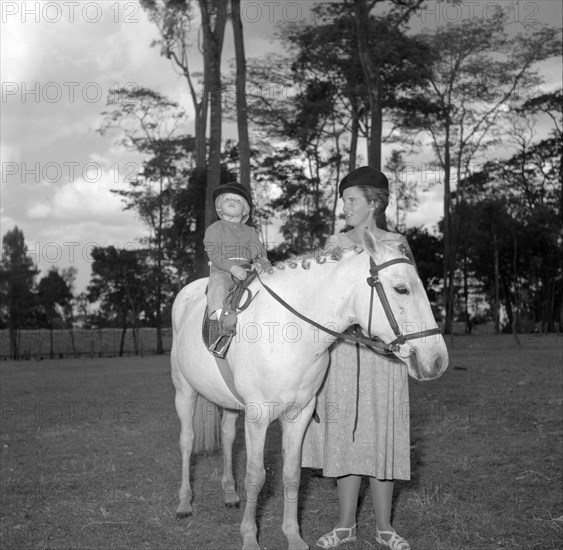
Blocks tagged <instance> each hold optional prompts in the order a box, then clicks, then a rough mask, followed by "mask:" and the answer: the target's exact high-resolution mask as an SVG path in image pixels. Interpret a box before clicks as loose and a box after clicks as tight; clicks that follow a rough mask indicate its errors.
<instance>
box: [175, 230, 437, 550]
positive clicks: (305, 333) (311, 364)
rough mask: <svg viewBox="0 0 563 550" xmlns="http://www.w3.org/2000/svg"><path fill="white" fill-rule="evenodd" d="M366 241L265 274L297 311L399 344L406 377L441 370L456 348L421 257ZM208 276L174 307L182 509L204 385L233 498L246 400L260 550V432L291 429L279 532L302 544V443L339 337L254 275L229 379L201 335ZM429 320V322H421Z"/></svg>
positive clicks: (246, 535) (252, 527)
mask: <svg viewBox="0 0 563 550" xmlns="http://www.w3.org/2000/svg"><path fill="white" fill-rule="evenodd" d="M363 244H364V250H362V249H361V248H359V249H356V250H349V251H344V252H343V253H342V254H341V259H334V255H333V256H331V255H329V254H326V255H320V256H318V257H316V258H311V257H308V258H306V259H300V260H299V262H298V263H297V264H295V262H293V265H290V267H295V269H284V270H281V269H279V268H280V267H284V266H287V265H289V264H288V263H287V262H286V263H285V264H282V265H281V266H276V267H278V269H275V270H274V272H273V273H271V274H262V275H261V280H262V281H263V283H264V284H266V285H267V286H268V287H270V288H271V289H272V290H273V291H274V292H275V293H277V294H278V295H280V296H281V297H282V298H283V299H284V300H285V301H286V302H287V303H288V304H290V305H291V306H292V307H293V308H295V310H297V311H298V312H299V313H300V314H303V315H305V316H306V317H307V318H308V319H311V320H313V321H315V322H317V323H319V324H320V325H323V326H326V327H330V328H332V329H334V328H336V329H337V332H343V331H344V330H345V329H346V328H348V327H350V326H351V325H354V324H358V325H360V327H361V328H362V331H363V332H364V333H365V334H370V335H374V336H376V337H377V338H379V339H380V340H381V341H383V342H385V343H389V342H391V343H392V345H391V346H390V347H391V349H392V351H394V353H395V354H396V355H397V356H398V357H400V358H401V359H402V360H403V361H404V362H405V363H406V364H407V366H408V371H409V375H410V376H412V377H414V378H416V379H418V380H433V379H436V378H438V377H439V376H441V375H442V374H443V372H444V371H445V370H446V368H447V366H448V353H447V349H446V345H445V343H444V340H443V338H442V336H441V335H440V334H438V333H439V331H438V330H437V329H436V328H433V327H436V323H435V320H434V317H433V314H432V311H431V309H430V305H429V303H428V299H427V296H426V293H425V291H424V288H423V286H422V283H421V281H420V279H419V277H418V274H417V272H416V269H415V267H414V266H413V264H412V263H411V262H410V261H409V260H408V259H406V258H404V257H403V256H401V255H400V254H399V253H398V252H397V251H396V250H394V249H391V248H389V247H387V246H385V245H383V244H381V243H377V242H376V240H375V238H374V236H373V235H372V234H371V233H370V232H369V231H368V230H367V229H366V231H365V232H364V236H363ZM370 266H371V267H370ZM370 269H371V277H369V276H370ZM368 278H369V280H368ZM206 285H207V279H199V280H197V281H194V282H193V283H191V284H189V285H188V286H186V287H185V288H183V289H182V290H181V292H180V293H179V294H178V296H177V297H176V300H175V302H174V306H173V310H172V323H173V343H172V353H171V362H172V379H173V382H174V386H175V388H176V398H175V403H176V411H177V413H178V416H179V418H180V423H181V434H180V449H181V453H182V485H181V487H180V505H179V507H178V509H177V515H178V516H179V517H182V516H186V515H190V514H191V513H192V506H191V500H192V490H191V487H190V481H189V472H190V455H191V452H192V445H193V434H194V432H193V413H194V405H195V400H196V397H197V394H201V395H203V396H204V397H206V398H207V399H209V400H210V401H213V402H215V403H217V404H218V405H219V406H220V407H222V408H224V409H225V411H224V414H223V419H222V429H221V431H222V442H223V477H222V487H223V491H224V497H225V503H226V504H227V505H229V504H230V505H233V504H236V503H238V501H239V497H238V496H237V494H236V492H235V482H234V478H233V472H232V444H233V439H234V435H235V420H236V417H237V414H238V411H240V410H245V415H246V416H245V440H246V453H247V463H246V476H245V480H244V484H245V490H246V493H245V494H246V497H247V498H246V508H245V511H244V517H243V520H242V523H241V529H240V531H241V535H242V538H243V549H244V550H250V549H257V550H259V549H260V546H259V545H258V541H257V538H256V533H257V527H256V503H257V498H258V494H259V493H260V490H261V488H262V486H263V484H264V479H265V470H264V457H263V451H264V441H265V437H266V430H267V428H268V425H269V424H270V423H271V422H272V421H273V420H275V419H278V418H279V420H280V422H281V425H282V428H283V436H282V449H283V485H284V496H285V498H284V517H283V524H282V530H283V532H284V534H285V536H286V537H287V540H288V543H289V548H292V549H306V548H308V546H307V544H306V543H305V542H304V541H303V539H302V538H301V535H300V533H299V524H298V521H297V496H298V494H297V493H298V488H299V480H300V473H301V444H302V440H303V435H304V432H305V429H306V427H307V424H308V423H309V420H310V418H311V416H312V414H313V411H314V408H315V403H316V393H317V391H318V389H319V387H320V385H321V382H322V380H323V378H324V376H325V372H326V369H327V366H328V360H329V354H328V349H329V347H330V345H331V343H332V342H333V341H334V340H335V336H327V335H326V334H323V333H321V332H320V331H319V330H318V329H317V328H315V327H314V326H313V325H312V324H311V323H310V322H307V321H305V320H302V319H301V318H300V317H298V316H296V314H295V313H294V312H291V311H290V310H288V309H287V308H286V307H284V306H283V305H281V304H280V303H279V302H278V301H277V300H276V299H274V298H273V297H272V295H271V294H270V293H269V292H267V291H266V289H265V288H264V287H263V285H262V283H261V281H258V280H254V281H253V282H252V283H251V285H250V290H251V291H252V293H253V296H254V298H253V300H252V302H251V303H250V305H249V306H248V308H247V309H245V310H244V311H243V312H240V313H239V315H238V326H237V330H238V334H237V337H236V338H235V339H234V340H233V342H232V344H231V347H230V349H229V351H228V352H227V355H226V360H227V361H228V368H230V372H229V373H228V374H229V375H230V383H227V381H228V380H229V376H227V377H223V376H222V375H221V373H220V371H219V369H218V366H217V363H216V360H215V358H214V357H213V356H212V355H211V354H210V353H209V352H208V351H207V349H206V348H205V346H204V344H203V342H202V337H201V324H202V318H203V314H204V310H205V306H206V299H205V287H206ZM370 285H371V287H370ZM374 286H375V288H376V290H377V295H375V293H374V291H373V288H374ZM382 290H383V294H382V293H381V291H382ZM384 302H387V305H386V306H385V307H384ZM386 310H387V311H386ZM370 321H371V323H370ZM427 328H428V329H430V330H424V329H427ZM405 332H406V334H405ZM225 364H226V363H225ZM231 373H232V375H231ZM231 388H232V389H231ZM235 394H236V395H235Z"/></svg>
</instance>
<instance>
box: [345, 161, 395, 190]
mask: <svg viewBox="0 0 563 550" xmlns="http://www.w3.org/2000/svg"><path fill="white" fill-rule="evenodd" d="M359 185H367V186H369V187H375V188H376V189H383V190H384V191H389V180H388V179H387V176H385V174H384V173H383V172H380V171H379V170H376V169H375V168H371V167H370V166H361V167H360V168H356V169H355V170H352V171H351V172H350V173H349V174H348V175H347V176H345V177H344V178H342V181H341V182H340V185H339V186H338V194H339V195H340V196H341V197H342V193H343V192H344V189H348V187H356V186H359Z"/></svg>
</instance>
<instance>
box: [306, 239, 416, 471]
mask: <svg viewBox="0 0 563 550" xmlns="http://www.w3.org/2000/svg"><path fill="white" fill-rule="evenodd" d="M384 242H385V244H387V245H391V246H397V247H398V248H399V247H400V246H404V245H407V248H408V244H407V241H406V239H405V237H403V236H402V235H398V234H395V233H388V234H387V236H386V237H385V239H384ZM354 244H356V243H354V242H353V241H352V240H351V239H350V238H349V237H348V236H347V234H346V233H341V234H339V235H337V236H334V237H331V239H330V240H329V241H328V243H327V246H334V245H336V246H340V247H342V248H349V247H352V246H354ZM358 354H359V363H360V364H359V367H358ZM358 369H359V381H358V377H357V375H358ZM317 397H318V401H317V413H318V416H319V417H320V423H316V422H315V421H314V420H313V419H311V422H310V423H309V426H308V427H307V431H306V432H305V437H304V440H303V450H302V460H301V464H302V466H303V467H308V468H320V469H322V470H323V475H324V476H327V477H339V476H345V475H349V474H357V475H367V476H373V477H376V478H378V479H388V480H390V479H402V480H408V479H410V422H409V387H408V374H407V367H406V365H405V364H404V363H402V362H401V361H399V360H398V359H396V358H395V357H394V356H384V355H379V354H376V353H374V352H372V351H370V350H369V349H367V348H366V347H365V346H362V345H359V346H356V344H355V343H352V342H346V341H343V340H337V341H336V342H335V343H334V344H333V346H332V347H331V349H330V365H329V368H328V371H327V375H326V377H325V379H324V382H323V385H322V386H321V389H320V390H319V394H318V396H317ZM356 398H357V399H356ZM356 405H357V411H356Z"/></svg>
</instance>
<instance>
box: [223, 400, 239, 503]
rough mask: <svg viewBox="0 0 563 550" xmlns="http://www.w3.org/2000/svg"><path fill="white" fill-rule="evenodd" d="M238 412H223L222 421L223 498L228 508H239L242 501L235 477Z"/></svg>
mask: <svg viewBox="0 0 563 550" xmlns="http://www.w3.org/2000/svg"><path fill="white" fill-rule="evenodd" d="M237 417H238V412H232V411H227V410H225V411H223V418H222V421H221V435H222V439H223V478H222V480H221V485H222V488H223V498H224V499H225V506H227V507H228V508H238V506H239V502H240V499H239V497H238V495H237V493H236V489H235V479H234V477H233V441H234V440H235V423H236V420H237Z"/></svg>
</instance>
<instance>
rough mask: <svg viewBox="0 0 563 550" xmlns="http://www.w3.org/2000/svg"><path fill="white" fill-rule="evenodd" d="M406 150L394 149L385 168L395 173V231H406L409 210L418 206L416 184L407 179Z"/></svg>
mask: <svg viewBox="0 0 563 550" xmlns="http://www.w3.org/2000/svg"><path fill="white" fill-rule="evenodd" d="M403 153H404V151H402V150H401V151H398V150H397V149H393V150H392V151H391V156H390V157H389V160H388V161H387V164H386V165H385V169H386V170H387V171H388V172H390V173H391V174H393V176H392V178H390V179H391V180H392V181H393V191H392V193H394V195H395V231H398V232H404V230H405V229H406V226H405V219H406V215H407V212H412V211H413V210H414V208H415V207H416V206H418V196H417V193H416V184H414V183H413V182H411V181H409V180H408V179H407V175H406V172H405V168H406V167H407V165H406V164H405V161H404V159H403Z"/></svg>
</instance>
